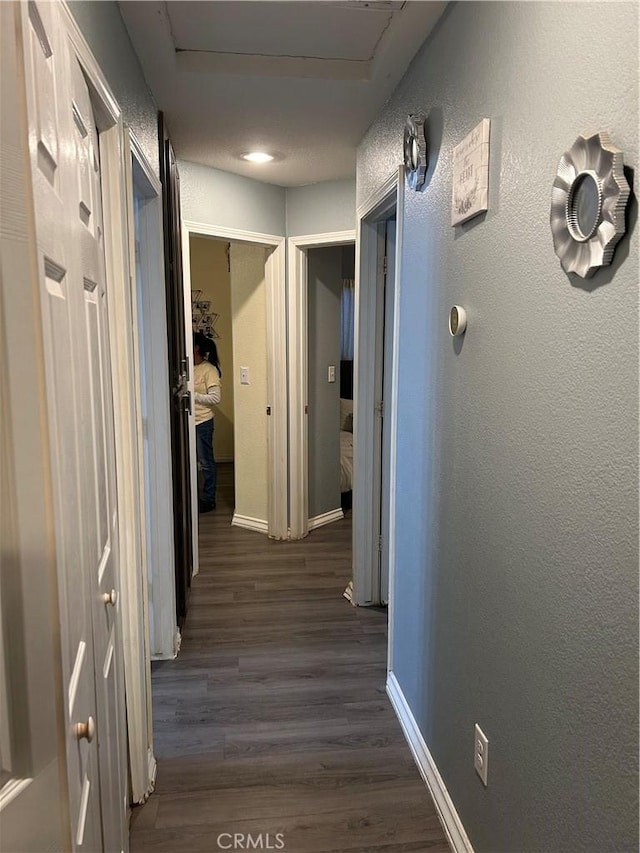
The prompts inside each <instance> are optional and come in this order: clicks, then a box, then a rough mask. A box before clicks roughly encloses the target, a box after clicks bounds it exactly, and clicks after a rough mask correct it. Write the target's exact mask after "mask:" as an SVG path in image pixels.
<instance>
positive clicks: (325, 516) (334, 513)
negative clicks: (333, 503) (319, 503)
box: [309, 507, 344, 530]
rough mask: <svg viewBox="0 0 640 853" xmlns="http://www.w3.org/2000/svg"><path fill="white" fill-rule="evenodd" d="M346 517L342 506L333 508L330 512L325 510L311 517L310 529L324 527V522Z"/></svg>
mask: <svg viewBox="0 0 640 853" xmlns="http://www.w3.org/2000/svg"><path fill="white" fill-rule="evenodd" d="M341 518H344V512H343V511H342V509H341V508H340V507H338V509H331V510H329V512H323V513H322V515H316V516H315V517H314V518H310V519H309V530H315V529H316V527H322V525H323V524H331V522H332V521H340V519H341Z"/></svg>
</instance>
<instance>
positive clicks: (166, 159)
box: [158, 113, 193, 627]
mask: <svg viewBox="0 0 640 853" xmlns="http://www.w3.org/2000/svg"><path fill="white" fill-rule="evenodd" d="M158 134H159V142H160V180H161V182H162V204H163V214H164V216H163V218H164V239H165V244H164V257H165V282H166V297H167V333H168V338H169V387H170V390H171V459H172V465H173V515H174V541H175V561H176V562H175V578H176V617H177V622H178V626H179V627H182V625H183V623H184V620H185V617H186V615H187V606H188V598H189V589H190V587H191V575H192V573H193V549H192V538H191V537H192V517H191V460H190V449H189V407H190V400H189V392H188V389H187V380H188V364H189V361H188V359H187V342H186V340H185V314H184V293H183V281H182V233H181V218H180V178H179V175H178V167H177V163H176V158H175V154H174V151H173V147H172V145H171V142H170V140H169V138H168V136H167V132H166V127H165V125H164V120H163V116H162V113H160V114H159V126H158ZM188 345H189V348H191V341H189V342H188ZM189 351H190V350H189Z"/></svg>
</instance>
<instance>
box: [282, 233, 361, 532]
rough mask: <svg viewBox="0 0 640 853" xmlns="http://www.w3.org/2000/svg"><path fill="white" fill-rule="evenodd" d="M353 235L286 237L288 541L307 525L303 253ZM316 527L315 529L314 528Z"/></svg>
mask: <svg viewBox="0 0 640 853" xmlns="http://www.w3.org/2000/svg"><path fill="white" fill-rule="evenodd" d="M355 240H356V232H355V231H330V232H326V233H324V234H305V235H303V236H300V237H289V238H288V240H287V243H288V261H289V289H288V300H287V317H288V324H289V488H290V517H289V537H290V538H291V539H302V538H304V537H305V536H306V535H307V533H308V532H309V530H310V529H312V528H311V525H310V523H309V441H308V432H307V413H306V406H307V403H308V388H307V385H308V376H307V372H308V371H307V362H308V328H307V326H308V322H307V296H308V291H307V287H308V281H307V267H308V262H307V251H308V250H309V249H311V248H321V247H323V246H344V245H348V244H349V243H355ZM325 523H326V522H325ZM316 526H319V525H316Z"/></svg>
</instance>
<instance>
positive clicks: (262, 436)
mask: <svg viewBox="0 0 640 853" xmlns="http://www.w3.org/2000/svg"><path fill="white" fill-rule="evenodd" d="M234 238H235V239H234ZM283 242H284V241H283V239H282V238H278V237H275V238H272V237H268V236H267V235H253V234H248V233H247V232H231V231H230V230H228V229H227V230H225V229H221V230H217V229H215V228H207V227H205V226H202V225H195V224H190V223H185V240H184V244H185V257H186V259H187V263H186V264H185V301H188V310H187V314H188V321H189V329H188V332H189V335H191V334H192V332H193V331H197V332H200V333H201V334H204V335H205V336H206V337H207V338H208V339H211V340H212V341H213V343H214V344H215V346H216V349H217V351H218V356H219V361H220V370H221V374H222V376H221V379H220V382H221V400H220V403H219V404H217V405H215V406H214V408H213V412H214V416H213V421H214V429H213V435H214V439H213V441H214V445H213V446H214V458H215V460H216V466H215V467H216V473H217V475H218V476H219V478H220V482H221V483H222V482H223V481H224V482H225V483H226V484H227V485H231V486H232V488H231V489H228V488H227V489H225V490H224V498H223V501H224V504H225V506H224V509H225V510H229V512H230V518H229V521H230V523H231V524H233V525H234V526H238V527H245V528H248V529H250V530H255V531H258V532H261V533H266V534H268V535H269V536H270V537H272V538H276V539H286V538H287V523H286V514H287V494H286V468H285V467H284V465H283V464H281V460H282V459H283V458H284V454H283V451H282V449H281V446H283V445H284V446H286V430H285V429H284V426H285V424H286V415H285V413H286V395H285V389H286V363H285V359H284V353H283V352H281V350H282V351H284V348H285V347H286V340H285V338H284V335H282V334H280V331H279V327H280V320H279V318H280V316H281V310H280V309H279V305H281V304H283V303H284V264H283V263H282V261H283V258H282V255H283ZM191 391H192V393H193V391H194V386H193V376H192V377H191ZM191 420H192V430H193V433H194V436H193V437H195V430H196V428H195V418H194V415H193V413H192V418H191ZM194 444H195V441H194ZM194 462H195V454H194ZM193 473H194V476H193V486H194V496H193V497H194V505H195V504H196V501H197V498H196V494H197V492H196V489H197V484H198V476H197V470H194V472H193ZM220 494H221V496H222V494H223V493H222V491H221V493H220ZM216 503H217V501H216ZM227 503H229V506H226V504H227ZM221 508H222V507H221ZM217 511H218V510H217V509H216V510H214V513H215V512H217ZM219 514H220V513H219ZM209 515H210V514H209V513H207V514H206V515H201V517H200V522H201V525H202V523H203V520H204V518H205V517H206V518H209ZM207 523H208V522H207Z"/></svg>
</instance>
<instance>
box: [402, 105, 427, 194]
mask: <svg viewBox="0 0 640 853" xmlns="http://www.w3.org/2000/svg"><path fill="white" fill-rule="evenodd" d="M424 123H425V117H424V116H423V115H422V114H420V115H413V114H411V115H408V116H407V121H406V124H405V126H404V167H405V169H406V170H407V182H408V184H409V186H410V187H411V189H412V190H419V189H420V187H421V186H422V185H423V184H424V179H425V177H426V174H427V140H426V137H425V128H424Z"/></svg>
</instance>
